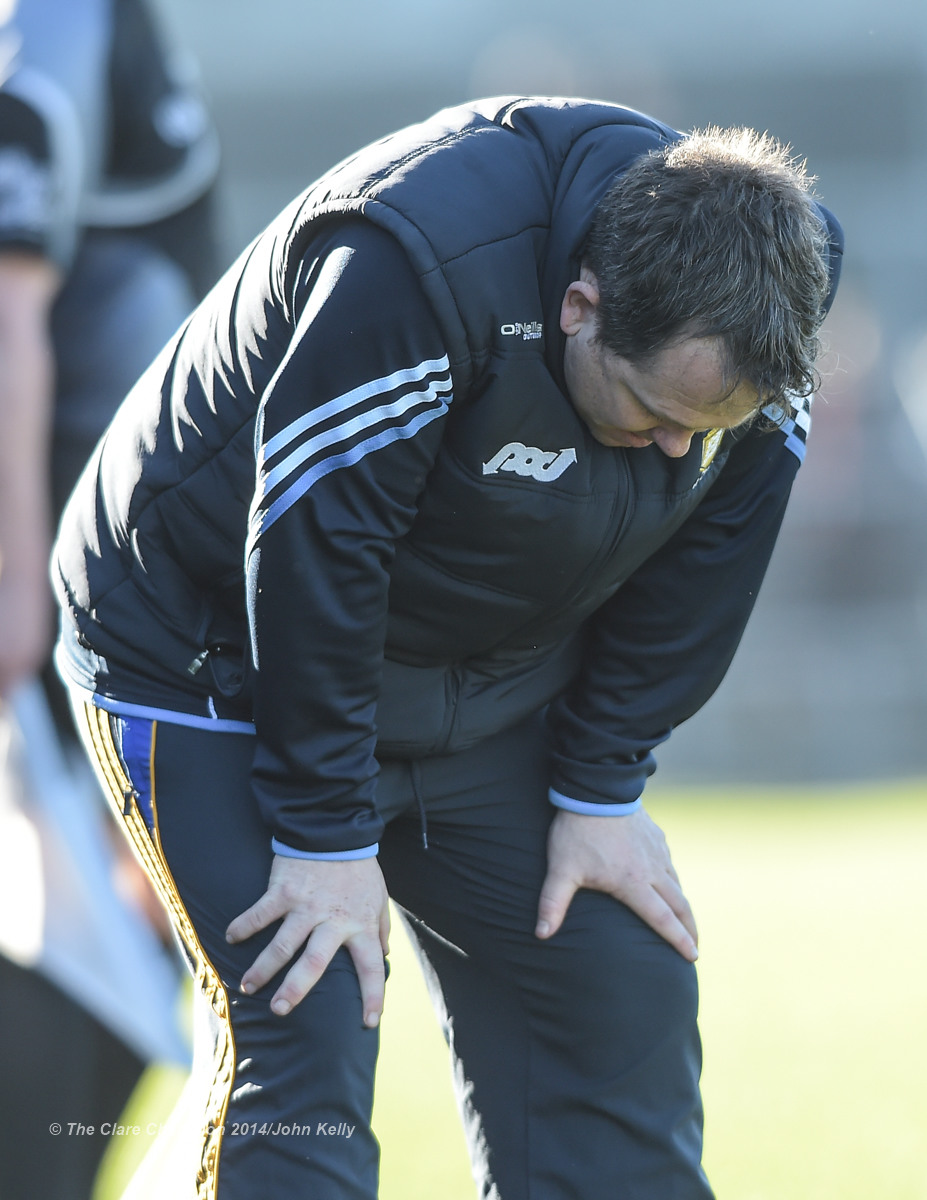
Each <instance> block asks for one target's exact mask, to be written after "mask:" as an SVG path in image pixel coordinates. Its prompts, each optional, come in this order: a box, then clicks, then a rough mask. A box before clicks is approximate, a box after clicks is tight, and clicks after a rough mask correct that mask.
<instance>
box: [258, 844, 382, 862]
mask: <svg viewBox="0 0 927 1200" xmlns="http://www.w3.org/2000/svg"><path fill="white" fill-rule="evenodd" d="M270 845H271V849H272V850H273V852H274V854H279V855H280V857H281V858H304V859H308V860H309V861H310V862H355V861H357V860H358V859H361V858H376V856H377V854H378V853H379V852H380V843H379V842H374V843H373V844H372V845H370V846H360V847H358V849H356V850H296V849H294V847H293V846H288V845H287V844H286V843H285V842H281V841H280V839H279V838H272V839H271V843H270Z"/></svg>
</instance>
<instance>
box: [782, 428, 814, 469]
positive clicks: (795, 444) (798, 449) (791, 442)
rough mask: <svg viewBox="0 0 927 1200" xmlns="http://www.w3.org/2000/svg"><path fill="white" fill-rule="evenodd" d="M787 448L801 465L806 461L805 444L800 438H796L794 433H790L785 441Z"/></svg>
mask: <svg viewBox="0 0 927 1200" xmlns="http://www.w3.org/2000/svg"><path fill="white" fill-rule="evenodd" d="M785 448H786V450H791V451H792V453H793V454H794V455H795V457H796V458H797V459H798V461H799V462H800V463H801V462H804V461H805V451H806V446H805V443H804V442H803V441H802V440H801V438H800V437H796V436H795V434H794V433H790V434H789V436H788V437H787V438H786V439H785ZM808 469H809V470H810V469H811V468H810V467H809V468H808Z"/></svg>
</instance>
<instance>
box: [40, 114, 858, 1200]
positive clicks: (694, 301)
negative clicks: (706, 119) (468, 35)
mask: <svg viewBox="0 0 927 1200" xmlns="http://www.w3.org/2000/svg"><path fill="white" fill-rule="evenodd" d="M808 188H809V181H808V179H807V177H806V175H805V174H804V170H803V168H802V167H801V166H798V165H796V164H795V163H793V162H792V161H791V159H790V158H789V155H788V153H787V152H786V151H785V150H784V149H783V148H782V147H781V146H779V145H778V144H777V143H775V142H774V141H772V140H771V139H765V138H763V137H760V136H758V135H755V134H752V133H751V132H750V131H707V132H705V133H702V134H692V135H686V136H684V135H681V134H679V133H678V132H676V131H674V130H672V129H670V128H669V127H667V126H666V125H663V124H661V123H660V122H658V121H655V120H653V119H651V118H649V117H647V116H645V115H644V114H641V113H637V112H633V111H632V110H629V109H625V108H621V107H619V106H617V105H609V104H604V103H596V102H590V101H583V100H543V99H522V100H517V99H509V100H505V99H501V100H489V101H483V102H480V103H478V104H475V105H472V106H469V105H467V106H461V107H460V108H457V109H450V110H446V111H444V112H442V113H439V114H438V115H437V116H436V117H434V118H433V119H432V120H430V121H426V122H424V123H423V124H421V125H419V126H413V127H411V128H409V129H405V130H402V131H400V132H398V133H397V134H395V135H393V136H391V137H388V138H385V139H383V140H382V141H380V142H378V143H375V144H374V145H372V146H370V147H368V148H366V149H365V150H362V151H361V152H359V153H358V154H357V155H355V156H353V157H352V158H349V159H346V160H345V161H344V162H343V163H341V164H340V165H339V166H337V167H335V168H333V170H332V171H331V172H329V173H328V174H327V175H326V176H324V177H323V178H322V179H321V180H320V181H319V182H318V183H317V184H315V185H313V186H312V187H311V188H309V189H308V191H307V192H305V193H304V194H303V195H301V196H300V197H298V198H297V199H296V200H295V201H294V202H293V203H292V204H291V205H290V206H289V207H288V208H286V209H285V210H284V211H283V212H282V213H281V214H280V215H279V217H278V218H276V219H275V220H274V221H272V222H271V224H270V225H269V227H268V229H267V230H266V231H265V232H264V234H263V235H261V236H260V237H259V238H257V239H256V241H255V242H254V243H253V244H252V245H251V246H250V247H248V249H247V250H246V251H245V252H244V253H243V254H242V256H241V258H240V259H239V260H238V262H237V263H236V264H235V265H234V266H233V267H232V268H230V270H229V271H228V272H227V273H226V275H225V276H224V277H223V279H222V280H221V281H220V283H219V284H218V285H217V287H216V288H214V289H213V291H212V292H211V293H210V295H209V297H207V299H206V300H205V301H204V302H203V303H202V304H201V305H200V306H199V307H198V308H197V310H196V311H195V312H194V314H193V315H192V316H191V318H190V320H189V321H188V322H187V323H186V324H185V325H184V327H183V328H182V329H181V330H179V331H178V334H177V336H176V337H175V338H173V339H172V340H171V341H170V342H169V343H168V345H167V346H166V347H165V349H164V351H163V353H162V354H161V355H160V356H159V358H158V359H157V360H156V362H154V363H153V364H152V366H151V367H150V368H149V370H148V371H147V372H146V373H145V374H144V376H143V377H142V378H141V380H140V381H139V382H138V383H137V385H136V386H135V387H134V388H133V390H132V392H131V393H130V395H129V396H128V397H127V399H126V401H125V403H124V405H123V406H122V407H121V408H120V410H119V412H118V414H117V416H116V418H115V419H114V421H113V423H112V425H111V426H110V428H109V430H108V432H107V434H106V436H105V438H104V439H103V441H102V442H101V444H100V446H99V447H98V449H97V451H96V452H95V454H94V457H93V459H92V460H91V463H90V464H89V466H88V468H87V470H86V471H85V472H84V474H83V476H82V478H81V480H80V482H79V483H78V486H77V489H76V491H75V493H74V495H73V496H72V498H71V500H70V501H69V504H68V507H67V510H66V512H65V516H64V518H63V521H62V524H61V530H60V535H59V539H58V543H57V549H56V565H55V574H56V577H57V582H58V590H59V598H60V601H61V604H62V608H63V613H64V622H63V631H62V640H61V642H60V644H59V666H60V669H61V670H62V673H63V675H64V676H65V678H66V679H68V681H69V682H70V684H71V685H72V686H73V688H74V693H75V711H76V713H77V717H78V723H79V725H80V726H81V728H82V732H83V735H84V738H85V743H86V745H87V747H88V750H89V752H90V755H91V757H92V759H93V760H94V761H95V762H96V764H97V767H98V769H99V772H100V776H101V779H102V780H103V781H104V783H105V784H106V786H107V787H108V789H109V793H110V796H111V800H112V803H113V808H114V812H115V813H116V814H117V815H118V816H119V818H120V819H121V820H122V821H123V822H124V827H125V830H126V833H127V835H128V836H129V838H130V839H132V841H133V842H134V844H135V845H136V847H137V848H138V851H139V853H140V854H141V855H143V856H144V857H145V859H146V861H147V863H148V866H149V870H150V872H151V876H152V879H153V880H154V881H155V883H156V885H157V886H158V887H159V889H160V891H161V895H162V898H163V900H164V902H165V904H166V905H167V906H168V907H169V909H170V911H171V914H172V918H173V920H174V922H175V927H176V929H177V932H178V934H179V936H180V937H181V938H182V940H183V941H184V944H185V945H186V947H187V951H188V954H189V956H190V959H191V962H192V964H193V965H194V967H195V970H196V975H197V980H198V984H199V988H200V993H201V1000H202V1006H201V1011H202V1012H203V1014H204V1016H205V1017H206V1018H207V1020H208V1024H207V1023H206V1021H204V1023H203V1025H202V1026H201V1028H202V1030H203V1032H204V1033H206V1034H207V1035H208V1037H210V1038H211V1039H212V1044H211V1046H210V1047H208V1049H210V1050H211V1051H212V1062H211V1063H210V1064H209V1072H208V1074H207V1076H206V1077H205V1078H204V1080H203V1085H204V1086H203V1096H202V1100H203V1104H202V1136H201V1139H200V1141H199V1143H198V1145H196V1146H195V1147H193V1148H191V1152H192V1151H193V1150H195V1153H196V1155H197V1157H196V1160H195V1161H191V1162H190V1163H189V1164H188V1165H187V1168H186V1175H185V1176H183V1178H184V1183H183V1185H182V1186H183V1188H184V1190H190V1191H192V1190H193V1188H194V1180H195V1181H196V1187H197V1194H198V1195H200V1196H203V1197H211V1196H218V1197H219V1198H220V1200H232V1198H234V1197H253V1196H261V1197H268V1198H271V1197H274V1198H277V1197H279V1198H280V1200H289V1198H290V1197H292V1196H295V1195H306V1196H311V1197H312V1198H313V1200H349V1198H350V1200H373V1197H375V1196H376V1193H377V1186H378V1181H377V1172H378V1148H377V1145H376V1139H375V1137H374V1135H373V1132H372V1130H371V1127H370V1113H371V1105H372V1093H373V1079H374V1068H375V1063H376V1057H377V1046H378V1043H377V1026H378V1023H379V1019H380V1013H381V1010H382V1004H383V993H384V954H385V952H386V949H387V933H388V924H389V918H388V911H387V892H389V895H390V896H392V898H393V899H394V900H395V901H396V903H397V904H398V905H399V906H400V907H401V910H402V912H403V913H404V915H405V918H406V920H407V922H408V925H409V928H410V930H411V932H412V935H413V940H414V942H415V944H416V946H417V948H418V951H419V954H420V957H421V959H422V961H423V963H424V965H425V967H426V973H427V975H428V977H429V980H430V984H431V987H432V991H433V993H434V996H435V1000H436V1005H437V1007H438V1009H439V1011H440V1012H442V1014H443V1015H444V1017H445V1029H446V1032H447V1034H448V1038H449V1040H450V1042H451V1046H452V1049H453V1052H454V1055H455V1058H456V1062H457V1077H458V1083H459V1086H460V1101H461V1105H462V1108H463V1110H464V1112H465V1115H466V1118H467V1122H466V1123H467V1130H468V1136H469V1138H470V1148H471V1156H472V1162H473V1167H474V1173H475V1175H476V1177H477V1180H478V1183H479V1188H480V1195H482V1196H484V1197H487V1198H489V1197H494V1198H496V1200H527V1197H528V1196H529V1195H530V1196H543V1197H544V1198H545V1200H555V1198H556V1200H567V1198H569V1200H599V1198H600V1197H604V1196H609V1197H611V1196H616V1197H617V1196H628V1197H630V1196H634V1197H635V1198H636V1200H645V1198H649V1200H667V1198H668V1197H670V1196H672V1197H674V1198H676V1200H708V1198H709V1197H710V1196H711V1190H710V1187H709V1184H708V1182H707V1180H706V1178H705V1175H704V1172H703V1170H702V1167H701V1141H702V1136H701V1129H702V1124H701V1102H700V1096H699V1070H700V1044H699V1037H698V1030H697V1024H696V1008H697V988H696V978H695V971H694V966H693V964H694V960H695V958H696V957H697V949H696V929H695V923H694V919H693V916H692V911H691V909H690V907H689V904H688V902H687V900H686V898H685V895H684V892H683V890H682V887H681V885H680V882H679V880H678V878H677V876H676V872H675V870H674V868H673V864H672V862H671V859H670V856H669V853H668V850H667V848H666V843H665V839H664V838H663V835H662V833H661V831H660V830H659V829H658V828H657V827H656V826H655V824H654V823H653V822H652V821H651V819H650V818H649V816H648V814H647V813H646V811H645V810H644V809H643V807H642V804H641V793H642V792H643V789H644V785H645V782H646V780H647V777H648V776H649V775H650V774H651V772H652V771H653V770H654V766H655V762H654V757H653V750H654V748H655V747H656V746H657V745H658V744H659V743H660V742H661V741H663V740H665V739H666V738H667V737H668V736H669V734H670V732H671V730H672V729H673V727H674V726H675V725H677V724H678V723H679V722H681V721H683V720H685V719H687V718H688V717H689V716H690V715H692V714H693V713H694V712H695V711H696V710H697V709H698V708H699V707H700V706H701V705H702V704H703V703H704V702H705V701H706V700H707V699H708V697H709V696H710V695H711V694H712V692H713V691H714V689H715V688H716V687H717V685H718V683H719V682H720V681H721V679H722V678H723V676H724V673H725V671H726V669H727V667H728V665H729V663H730V661H731V658H732V656H733V653H734V651H735V649H736V646H737V644H738V642H739V639H740V636H741V634H742V632H743V629H744V626H745V623H746V621H747V618H748V616H749V614H750V611H751V609H752V605H753V602H754V600H755V597H756V592H757V589H758V587H759V585H760V582H761V580H762V578H763V575H764V572H765V569H766V565H767V563H768V560H769V556H770V554H771V552H772V549H773V546H774V544H775V541H776V537H777V534H778V530H779V526H780V522H781V519H782V515H783V512H784V509H785V505H786V502H787V498H788V495H789V492H790V489H791V485H792V481H793V479H794V477H795V474H796V471H797V469H798V466H799V464H800V462H801V460H802V458H803V456H804V450H805V438H806V434H807V431H808V428H809V424H810V419H809V406H810V393H811V391H812V388H813V385H814V382H815V370H814V362H815V356H816V354H817V350H818V340H817V332H818V329H819V326H820V323H821V321H822V319H823V316H824V313H825V312H826V310H827V308H828V307H829V304H830V301H831V299H832V296H833V292H834V288H835V286H836V280H837V275H838V271H839V263H840V256H841V252H842V237H841V234H840V230H839V226H838V225H837V223H836V221H834V219H833V218H832V217H831V216H830V214H829V213H828V212H827V210H826V209H824V208H823V207H822V206H821V205H819V204H818V203H817V201H815V200H814V199H813V198H812V196H811V195H810V193H809V190H808ZM202 1048H203V1049H207V1047H206V1046H205V1045H203V1047H202ZM207 1058H208V1056H204V1059H203V1063H204V1065H206V1059H207ZM146 1194H152V1195H154V1194H156V1193H155V1192H151V1193H146ZM162 1194H165V1193H163V1192H162Z"/></svg>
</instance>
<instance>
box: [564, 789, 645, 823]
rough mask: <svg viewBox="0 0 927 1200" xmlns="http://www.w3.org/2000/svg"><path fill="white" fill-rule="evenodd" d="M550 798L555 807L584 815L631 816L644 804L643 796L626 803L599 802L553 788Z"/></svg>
mask: <svg viewBox="0 0 927 1200" xmlns="http://www.w3.org/2000/svg"><path fill="white" fill-rule="evenodd" d="M547 796H548V799H549V800H550V802H551V804H553V806H554V807H555V808H563V809H565V810H566V811H567V812H573V813H582V815H583V816H584V817H629V816H630V815H631V813H636V812H637V810H638V809H639V808H643V806H644V798H643V796H638V797H637V799H636V800H628V801H627V803H625V804H597V803H595V801H592V800H574V799H573V798H572V797H571V796H564V795H563V793H562V792H557V791H555V790H554V789H553V788H550V790H549V791H548V793H547Z"/></svg>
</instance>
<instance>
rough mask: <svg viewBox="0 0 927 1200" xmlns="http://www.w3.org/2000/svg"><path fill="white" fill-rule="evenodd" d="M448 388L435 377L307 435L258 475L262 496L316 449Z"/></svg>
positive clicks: (447, 382)
mask: <svg viewBox="0 0 927 1200" xmlns="http://www.w3.org/2000/svg"><path fill="white" fill-rule="evenodd" d="M450 390H451V383H450V380H449V379H448V378H444V379H437V380H435V381H434V382H432V383H430V384H429V385H428V386H427V387H424V388H421V389H420V390H419V391H417V392H406V393H405V395H403V396H400V397H399V398H398V399H397V400H393V401H392V402H391V403H390V404H381V405H380V406H379V407H377V408H372V409H368V410H367V411H366V412H364V413H362V414H361V416H359V417H353V418H352V419H351V420H350V421H345V422H344V423H343V424H341V425H337V426H335V427H334V428H333V429H326V430H325V432H324V433H319V434H316V436H315V437H313V438H310V439H309V440H308V441H307V442H304V443H303V444H302V445H301V446H300V447H299V448H298V449H296V450H294V451H293V453H292V454H289V455H287V457H286V458H285V459H284V460H283V462H281V463H278V464H277V466H275V467H272V468H271V470H269V471H268V472H267V473H266V474H264V475H263V477H262V479H261V494H262V497H263V496H266V495H267V494H268V493H269V492H271V491H273V489H274V488H275V487H277V485H278V484H280V483H282V482H283V481H284V480H285V479H286V477H287V476H288V475H292V474H293V472H294V471H295V470H296V469H297V468H298V467H299V466H301V465H302V464H303V463H304V462H305V461H306V460H307V459H309V458H312V456H313V455H314V454H318V453H319V451H320V450H327V449H328V447H329V446H334V445H335V444H337V443H338V442H346V441H348V439H349V438H352V437H354V436H356V435H357V434H358V433H361V432H362V431H363V430H364V429H369V428H371V427H372V426H374V425H379V424H380V423H381V422H382V421H386V420H389V419H390V418H392V419H394V420H398V419H399V418H400V417H402V416H403V415H404V414H405V413H407V412H408V411H409V409H411V408H415V407H416V406H417V405H419V404H429V403H431V402H432V401H433V400H436V399H437V395H438V392H439V391H443V392H449V391H450ZM268 457H269V454H268V453H266V452H265V454H264V456H263V460H262V461H266V460H267V459H268ZM258 503H260V500H259V501H258Z"/></svg>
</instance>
